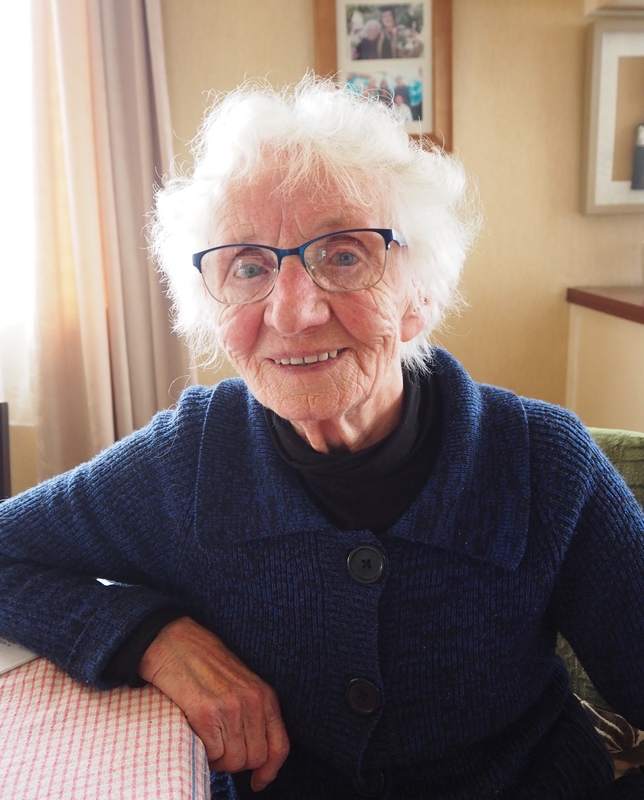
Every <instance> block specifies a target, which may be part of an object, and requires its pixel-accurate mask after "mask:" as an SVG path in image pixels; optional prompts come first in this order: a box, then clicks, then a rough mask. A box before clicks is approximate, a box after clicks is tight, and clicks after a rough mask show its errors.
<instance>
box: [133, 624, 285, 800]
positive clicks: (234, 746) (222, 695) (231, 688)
mask: <svg viewBox="0 0 644 800" xmlns="http://www.w3.org/2000/svg"><path fill="white" fill-rule="evenodd" d="M139 674H140V675H141V677H142V678H143V679H144V680H146V681H148V682H149V683H152V684H154V685H155V686H156V687H157V688H159V689H160V690H161V691H162V692H163V693H164V694H166V695H168V697H169V698H171V699H172V700H173V701H174V702H175V703H176V704H177V705H178V706H179V708H180V709H181V710H182V711H183V712H184V714H185V715H186V718H187V720H188V722H189V723H190V726H191V727H192V729H193V730H194V732H195V733H196V734H197V735H198V736H199V738H200V739H201V740H202V741H203V743H204V745H205V747H206V753H207V756H208V763H209V765H210V768H211V769H212V770H219V771H222V772H241V770H245V769H252V770H254V771H253V775H252V778H251V788H252V789H253V791H256V792H259V791H261V790H262V789H264V788H265V787H266V786H267V785H268V784H269V783H270V782H271V781H273V780H275V777H276V776H277V772H278V770H279V768H280V767H281V766H282V764H283V763H284V761H285V760H286V757H287V755H288V752H289V747H290V746H289V741H288V736H287V734H286V729H285V728H284V723H283V722H282V717H281V714H280V709H279V702H278V700H277V695H276V694H275V692H274V690H273V689H272V688H271V687H270V686H268V684H266V683H264V681H262V680H261V679H260V678H259V677H258V676H257V675H255V674H254V673H253V672H251V671H250V670H249V669H248V668H247V667H245V666H244V665H243V664H242V662H241V661H240V660H239V659H238V658H237V657H236V656H235V655H234V654H233V653H231V651H230V650H228V648H227V647H226V646H225V645H224V644H223V642H222V641H221V640H220V639H219V638H218V637H217V636H215V635H214V634H213V633H211V632H210V631H208V630H206V628H203V627H202V626H201V625H198V624H197V623H196V622H195V621H194V620H192V619H191V618H190V617H181V618H180V619H177V620H174V622H171V623H170V624H168V625H166V626H165V627H164V628H162V629H161V631H160V632H159V634H158V636H157V637H156V639H155V640H154V641H153V642H152V644H151V645H150V646H149V647H148V649H147V650H146V652H145V654H144V656H143V658H142V659H141V663H140V664H139Z"/></svg>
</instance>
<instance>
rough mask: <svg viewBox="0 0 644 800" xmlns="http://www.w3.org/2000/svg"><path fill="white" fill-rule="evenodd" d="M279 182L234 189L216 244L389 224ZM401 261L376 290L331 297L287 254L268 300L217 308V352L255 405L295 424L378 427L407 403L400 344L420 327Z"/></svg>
mask: <svg viewBox="0 0 644 800" xmlns="http://www.w3.org/2000/svg"><path fill="white" fill-rule="evenodd" d="M279 183H280V175H279V174H276V173H275V172H267V173H265V174H264V176H263V177H261V178H259V179H258V180H256V181H254V182H253V183H252V184H251V185H249V186H245V187H243V188H240V189H236V190H233V191H232V192H231V193H230V194H229V196H228V199H227V201H226V203H225V205H224V207H223V209H222V213H221V214H220V215H218V217H217V242H216V244H234V243H237V242H252V243H257V244H265V245H270V246H273V247H280V248H291V247H298V246H299V245H301V244H303V243H304V242H305V241H308V240H309V239H313V238H314V237H316V236H321V235H323V234H326V233H332V232H334V231H339V230H344V229H349V228H368V227H377V228H381V227H388V226H389V225H390V222H389V220H388V219H386V218H385V217H384V211H383V210H381V209H380V207H379V206H374V207H373V208H370V209H368V210H365V209H363V208H358V207H355V206H352V205H351V204H347V203H346V202H343V201H342V198H341V195H340V191H339V190H337V191H334V190H333V187H332V186H331V187H330V188H329V186H328V183H327V184H326V187H327V188H326V190H325V191H323V190H322V189H320V188H317V189H313V190H311V189H309V188H305V187H300V188H296V189H295V190H292V191H291V192H290V193H289V194H287V195H285V194H284V193H283V192H282V191H281V190H280V189H279V188H278V187H279ZM402 264H403V249H399V248H398V246H397V245H396V244H392V245H391V248H390V251H389V254H388V259H387V269H386V271H385V275H384V277H383V278H382V280H381V281H380V283H378V284H377V285H376V286H374V287H372V288H370V289H362V290H359V291H355V292H344V293H335V292H327V291H325V290H324V289H321V288H319V287H318V286H316V285H315V284H314V283H313V281H312V280H311V278H310V277H309V275H308V274H307V272H306V271H305V269H304V267H303V266H302V262H301V261H300V259H299V258H298V257H297V256H287V257H286V258H284V260H283V261H282V267H281V271H280V274H279V277H278V279H277V283H276V284H275V287H274V289H273V291H272V293H271V294H270V295H269V296H268V297H267V298H265V299H264V300H260V301H257V302H254V303H250V304H248V305H238V306H222V305H216V306H215V307H214V313H215V314H216V315H217V317H216V321H217V326H218V337H219V341H220V343H221V346H222V347H223V349H224V351H225V353H226V355H227V356H228V358H229V359H230V361H231V363H232V364H233V366H234V367H235V369H236V370H237V371H238V372H239V374H240V375H241V377H242V378H243V379H244V380H245V381H246V383H247V385H248V387H249V389H250V390H251V392H252V393H253V395H254V396H255V397H256V398H257V399H258V400H259V402H260V403H262V404H263V405H265V406H268V407H269V408H271V409H273V410H274V411H275V412H276V413H277V414H279V415H280V416H282V417H284V418H286V419H289V420H292V421H301V422H315V421H322V420H332V419H340V418H342V417H344V416H346V415H349V416H352V415H353V416H354V417H355V418H358V419H361V420H363V422H366V424H369V425H371V424H373V423H374V422H377V420H376V419H374V417H377V415H378V414H380V413H383V409H385V408H387V407H389V406H390V404H391V403H392V402H395V401H396V399H397V398H400V397H401V396H402V372H401V366H400V356H399V345H400V342H401V341H407V340H409V339H411V338H413V337H414V336H416V335H417V334H418V333H419V332H420V330H421V329H422V323H421V322H420V321H419V320H418V318H417V316H416V315H415V314H414V313H413V312H411V311H410V310H409V309H408V308H407V304H406V302H405V301H404V299H403V297H404V292H403V282H402V279H401V268H402V267H401V265H402ZM213 303H215V301H213Z"/></svg>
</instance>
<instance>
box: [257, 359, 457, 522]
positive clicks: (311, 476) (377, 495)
mask: <svg viewBox="0 0 644 800" xmlns="http://www.w3.org/2000/svg"><path fill="white" fill-rule="evenodd" d="M404 392H405V400H404V406H403V413H402V419H401V420H400V423H399V424H398V426H397V427H396V428H395V429H394V430H393V431H392V432H391V433H390V434H389V436H387V437H386V438H385V439H383V440H381V441H380V442H377V443H376V444H374V445H372V446H371V447H367V448H365V449H364V450H359V451H358V452H356V453H348V452H343V453H330V454H327V453H319V452H318V451H316V450H314V449H313V448H312V447H310V445H308V444H307V443H306V442H305V441H304V439H302V438H301V437H300V436H299V435H298V434H297V433H296V432H295V430H294V429H293V427H292V425H291V423H290V422H288V421H287V420H285V419H282V417H279V416H278V415H277V414H275V412H274V411H271V410H270V409H265V415H266V422H267V424H268V429H269V431H270V434H271V437H272V439H273V443H274V444H275V447H276V448H277V451H278V452H279V454H280V456H281V457H282V458H283V459H284V461H285V462H286V463H287V464H289V466H291V467H292V468H293V469H294V470H295V471H296V472H297V473H298V475H299V476H300V478H301V480H302V482H303V484H304V486H305V487H306V489H307V490H308V492H309V494H310V495H311V497H312V499H313V500H314V502H315V504H316V505H317V506H318V508H319V509H320V510H321V511H322V513H323V514H324V515H325V516H326V517H327V518H328V519H330V520H331V521H332V522H333V523H334V524H335V525H337V526H338V527H339V528H341V529H343V530H359V529H364V528H367V529H369V530H372V531H373V532H374V533H376V534H382V533H384V532H385V531H386V530H387V528H390V527H391V526H392V525H393V523H394V522H395V521H396V520H397V519H398V518H399V517H401V516H402V515H403V514H404V513H405V511H406V510H407V509H408V508H409V506H410V505H411V504H412V503H413V502H414V500H415V498H416V497H417V495H418V493H419V492H420V490H421V488H422V487H423V485H424V483H425V481H426V480H427V477H428V476H429V473H430V471H431V469H432V467H433V465H434V462H435V460H436V456H437V453H438V449H439V446H440V435H441V428H442V403H441V396H440V389H439V386H438V381H437V380H436V378H435V377H433V378H432V379H431V380H429V379H427V378H423V377H420V376H418V375H417V374H416V373H410V372H408V371H406V370H405V372H404Z"/></svg>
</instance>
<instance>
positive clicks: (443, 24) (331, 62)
mask: <svg viewBox="0 0 644 800" xmlns="http://www.w3.org/2000/svg"><path fill="white" fill-rule="evenodd" d="M314 13H315V29H316V30H315V39H316V50H315V62H316V72H317V73H318V74H320V75H324V76H330V77H333V78H334V79H335V80H338V81H339V82H340V83H341V84H343V85H345V86H346V87H347V90H348V91H356V92H360V93H362V94H368V95H370V96H373V97H376V98H378V100H380V101H382V102H383V103H386V104H387V105H391V106H394V108H395V111H396V113H398V114H399V115H400V116H401V118H402V119H404V120H405V128H406V130H407V131H408V133H410V134H411V135H413V136H421V137H423V138H427V139H428V140H431V141H432V142H434V143H435V144H437V145H439V146H440V147H443V148H444V149H445V150H447V151H450V150H451V149H452V0H417V1H416V2H411V3H401V2H398V3H382V2H381V3H348V2H345V0H314Z"/></svg>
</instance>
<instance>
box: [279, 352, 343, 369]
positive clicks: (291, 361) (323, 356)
mask: <svg viewBox="0 0 644 800" xmlns="http://www.w3.org/2000/svg"><path fill="white" fill-rule="evenodd" d="M337 355H338V351H337V350H329V351H328V352H327V353H319V354H318V355H316V356H304V358H302V357H301V356H297V357H296V358H278V359H275V363H276V364H283V365H284V366H297V365H298V364H315V363H316V362H317V361H326V360H327V359H328V358H335V357H336V356H337Z"/></svg>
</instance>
